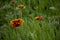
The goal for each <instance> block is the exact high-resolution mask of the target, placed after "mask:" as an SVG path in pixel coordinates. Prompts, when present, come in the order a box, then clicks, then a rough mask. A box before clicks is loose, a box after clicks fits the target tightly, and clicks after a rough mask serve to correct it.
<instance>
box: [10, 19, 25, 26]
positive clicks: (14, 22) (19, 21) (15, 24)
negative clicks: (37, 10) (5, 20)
mask: <svg viewBox="0 0 60 40" xmlns="http://www.w3.org/2000/svg"><path fill="white" fill-rule="evenodd" d="M23 22H24V21H23V19H21V18H19V19H14V20H11V21H10V24H11V25H12V26H13V27H19V26H20V25H21V24H22V23H23Z"/></svg>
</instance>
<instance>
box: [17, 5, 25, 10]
mask: <svg viewBox="0 0 60 40" xmlns="http://www.w3.org/2000/svg"><path fill="white" fill-rule="evenodd" d="M17 7H18V8H21V9H22V8H25V6H24V5H23V4H20V5H18V6H17Z"/></svg>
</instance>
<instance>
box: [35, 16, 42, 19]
mask: <svg viewBox="0 0 60 40" xmlns="http://www.w3.org/2000/svg"><path fill="white" fill-rule="evenodd" d="M35 19H36V20H43V17H41V16H36V17H35Z"/></svg>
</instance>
